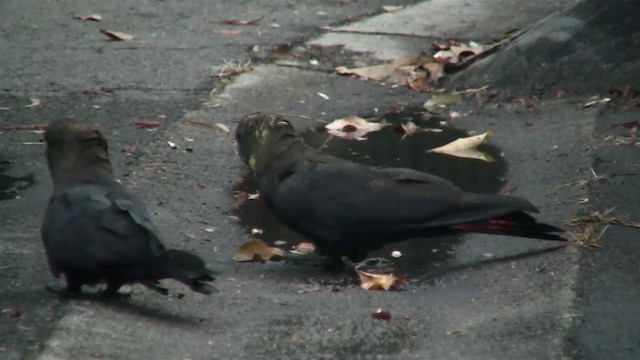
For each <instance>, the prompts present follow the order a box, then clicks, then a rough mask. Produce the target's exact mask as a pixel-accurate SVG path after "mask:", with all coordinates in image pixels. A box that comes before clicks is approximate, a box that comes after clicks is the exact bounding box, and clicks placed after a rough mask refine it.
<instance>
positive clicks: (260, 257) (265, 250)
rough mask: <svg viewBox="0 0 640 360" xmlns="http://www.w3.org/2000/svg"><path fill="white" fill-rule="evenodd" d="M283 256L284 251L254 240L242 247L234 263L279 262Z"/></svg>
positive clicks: (235, 256) (237, 252) (237, 251)
mask: <svg viewBox="0 0 640 360" xmlns="http://www.w3.org/2000/svg"><path fill="white" fill-rule="evenodd" d="M283 255H284V251H283V250H282V249H279V248H277V247H271V246H269V245H267V244H266V243H265V242H264V241H262V240H260V239H255V238H254V239H250V240H249V241H247V242H245V243H244V244H242V245H240V247H239V248H238V250H236V254H235V255H234V256H233V261H236V262H247V261H268V260H271V261H279V260H281V259H282V256H283Z"/></svg>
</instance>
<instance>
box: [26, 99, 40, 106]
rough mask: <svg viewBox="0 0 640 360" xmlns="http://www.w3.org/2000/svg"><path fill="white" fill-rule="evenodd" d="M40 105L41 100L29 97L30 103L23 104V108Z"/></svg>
mask: <svg viewBox="0 0 640 360" xmlns="http://www.w3.org/2000/svg"><path fill="white" fill-rule="evenodd" d="M40 106H42V100H40V99H38V98H31V104H29V105H27V106H25V108H38V107H40Z"/></svg>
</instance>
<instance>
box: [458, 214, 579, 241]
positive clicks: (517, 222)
mask: <svg viewBox="0 0 640 360" xmlns="http://www.w3.org/2000/svg"><path fill="white" fill-rule="evenodd" d="M451 227H452V228H453V229H456V230H460V231H467V232H475V233H483V234H499V235H512V236H519V237H524V238H534V239H542V240H556V241H567V239H565V238H563V237H562V236H560V235H558V234H555V233H557V232H562V231H563V230H562V229H560V228H557V227H555V226H553V225H548V224H544V223H539V222H537V221H536V219H535V218H533V217H532V216H530V215H528V214H526V213H524V212H522V211H516V212H512V213H509V214H506V215H502V216H498V217H494V218H491V219H487V220H480V221H474V222H470V223H464V224H456V225H452V226H451Z"/></svg>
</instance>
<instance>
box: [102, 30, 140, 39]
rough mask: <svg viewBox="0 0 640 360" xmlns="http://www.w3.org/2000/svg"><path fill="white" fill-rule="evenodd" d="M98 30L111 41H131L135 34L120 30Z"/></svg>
mask: <svg viewBox="0 0 640 360" xmlns="http://www.w3.org/2000/svg"><path fill="white" fill-rule="evenodd" d="M99 31H100V33H102V34H104V35H106V36H107V37H108V38H109V39H111V40H113V41H131V40H133V39H134V38H135V36H133V35H131V34H127V33H123V32H120V31H111V30H105V29H99Z"/></svg>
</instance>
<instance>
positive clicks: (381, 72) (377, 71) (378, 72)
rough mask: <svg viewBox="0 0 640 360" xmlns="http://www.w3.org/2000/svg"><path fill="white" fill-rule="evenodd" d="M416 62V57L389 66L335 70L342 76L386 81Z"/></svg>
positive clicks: (397, 61) (399, 60)
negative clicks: (401, 69) (394, 73)
mask: <svg viewBox="0 0 640 360" xmlns="http://www.w3.org/2000/svg"><path fill="white" fill-rule="evenodd" d="M415 62H416V58H415V57H410V58H403V59H398V60H395V61H393V62H390V63H387V64H380V65H373V66H365V67H359V68H353V69H348V68H346V67H344V66H339V67H337V68H335V71H336V72H337V73H338V74H341V75H356V76H358V77H360V78H362V79H363V80H378V81H383V80H386V79H387V78H388V77H389V76H391V74H393V72H394V71H396V69H398V68H399V67H402V66H406V65H411V64H413V63H415Z"/></svg>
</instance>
